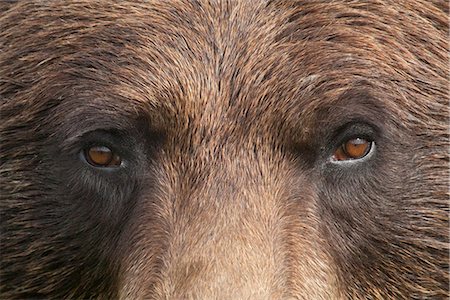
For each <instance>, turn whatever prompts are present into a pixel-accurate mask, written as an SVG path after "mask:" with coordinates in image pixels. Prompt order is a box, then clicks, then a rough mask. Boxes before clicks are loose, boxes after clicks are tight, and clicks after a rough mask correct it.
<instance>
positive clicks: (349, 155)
mask: <svg viewBox="0 0 450 300" xmlns="http://www.w3.org/2000/svg"><path fill="white" fill-rule="evenodd" d="M371 148H372V142H370V141H368V140H366V139H363V138H355V139H351V140H348V141H346V142H345V143H344V144H342V145H341V146H340V147H339V148H338V149H337V150H336V152H335V153H334V159H336V160H351V159H360V158H363V157H364V156H366V155H367V154H368V153H369V151H370V149H371Z"/></svg>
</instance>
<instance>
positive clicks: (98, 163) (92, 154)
mask: <svg viewBox="0 0 450 300" xmlns="http://www.w3.org/2000/svg"><path fill="white" fill-rule="evenodd" d="M85 156H86V160H87V161H88V162H89V163H90V164H91V165H93V166H94V167H103V168H110V167H118V166H120V164H121V163H122V159H121V158H120V156H119V155H117V154H115V153H114V152H113V151H112V150H111V149H110V148H108V147H105V146H94V147H90V148H89V149H87V150H86V151H85Z"/></svg>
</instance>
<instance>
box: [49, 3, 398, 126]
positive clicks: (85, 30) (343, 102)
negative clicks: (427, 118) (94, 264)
mask: <svg viewBox="0 0 450 300" xmlns="http://www.w3.org/2000/svg"><path fill="white" fill-rule="evenodd" d="M96 5H97V4H95V3H92V4H89V3H84V4H72V5H68V6H67V7H65V8H59V10H55V12H54V13H53V14H51V16H46V18H51V19H52V20H49V25H48V26H46V27H45V28H44V30H43V32H46V33H44V34H43V35H45V34H47V35H48V36H49V39H48V40H50V42H49V43H48V45H47V48H46V49H45V50H46V53H45V55H48V56H50V57H48V58H45V59H49V60H50V61H51V59H52V58H53V57H52V56H55V57H54V59H55V61H57V63H55V64H53V66H56V67H54V68H49V70H50V72H51V74H50V76H49V77H50V78H48V79H47V82H44V84H45V86H46V87H48V86H49V85H48V81H52V77H53V81H54V83H55V84H53V85H50V86H51V87H52V88H55V89H57V91H56V92H55V95H56V94H60V97H59V99H62V102H61V104H62V105H61V107H62V108H60V109H63V110H66V111H68V114H66V116H68V117H69V118H70V116H71V115H73V116H74V117H73V118H74V119H85V120H89V117H91V118H92V123H93V124H94V123H97V124H98V123H99V122H98V119H99V116H100V115H101V116H103V118H104V120H105V122H108V120H110V118H111V117H116V119H118V120H119V121H121V122H123V118H122V117H123V116H124V115H130V116H131V115H136V114H139V115H145V117H148V118H149V119H151V120H152V121H153V123H154V124H157V123H158V122H159V123H160V124H159V126H161V127H168V125H174V126H172V127H176V126H178V127H179V126H185V127H186V126H191V125H199V126H200V125H201V126H204V127H209V128H210V129H211V128H214V127H217V128H220V129H221V130H222V129H223V126H224V124H228V125H230V124H240V123H246V124H251V125H252V126H262V124H266V125H268V126H269V125H270V126H273V124H276V123H277V122H278V121H277V120H280V119H283V122H284V124H287V125H288V126H291V127H296V128H299V127H305V126H306V127H307V126H309V127H311V126H313V125H317V124H315V123H311V122H312V121H311V120H317V115H318V114H320V113H322V112H323V111H325V112H327V111H328V113H329V112H330V111H332V110H334V109H335V108H336V107H337V108H339V107H345V106H348V105H349V104H351V105H352V106H355V105H356V106H355V109H354V111H356V112H359V113H361V114H364V113H365V108H367V107H374V106H376V105H377V101H376V98H377V97H376V94H377V93H379V92H380V90H382V89H384V86H383V81H381V80H376V81H375V80H374V81H373V82H370V83H369V81H370V79H371V78H374V79H379V78H381V77H383V76H384V75H386V74H385V73H387V72H390V71H391V69H390V68H381V66H380V65H378V64H381V63H383V61H385V56H386V53H382V52H383V51H382V49H377V48H376V46H377V45H376V43H375V42H374V39H373V37H371V38H367V39H364V37H366V36H369V35H372V36H373V34H374V33H373V32H365V31H364V30H365V29H364V26H361V27H355V26H353V27H352V26H349V27H345V26H344V25H345V24H340V25H341V26H335V25H339V24H338V23H339V22H340V21H339V22H338V21H333V20H334V15H333V14H334V12H333V6H331V7H329V5H328V6H324V8H326V10H324V12H323V13H321V14H315V15H316V19H317V20H316V19H315V20H313V21H314V22H312V20H310V17H309V16H308V13H307V12H308V5H305V6H302V7H300V6H299V7H298V8H297V9H294V10H292V9H290V10H286V12H285V11H284V8H283V7H282V6H281V5H278V4H275V3H269V2H260V3H255V2H252V1H249V2H247V1H242V2H233V1H231V2H226V1H218V2H217V3H210V4H208V3H199V2H183V3H178V4H177V5H176V9H175V8H174V4H173V3H171V2H170V1H155V2H148V3H140V4H127V5H121V4H112V5H111V6H109V7H96ZM319 6H320V5H319ZM316 9H317V7H316ZM357 9H358V7H356V8H355V10H357ZM93 11H95V14H94V13H92V12H93ZM287 11H289V13H288V12H287ZM302 13H303V14H302ZM354 13H355V12H354ZM317 15H318V16H317ZM325 16H326V18H325ZM353 17H354V18H355V19H358V18H360V16H358V15H357V14H356V13H355V16H353ZM321 18H322V19H323V20H322V19H321ZM333 22H337V23H336V24H334V23H333ZM305 24H309V25H308V26H306V25H305ZM305 26H306V27H305ZM352 28H356V29H352ZM56 55H57V57H56ZM43 59H44V58H43ZM45 59H44V60H45ZM377 70H382V71H377ZM380 72H384V73H383V74H382V73H380ZM47 75H48V74H47ZM375 84H378V85H379V86H375ZM349 95H350V96H349ZM383 103H384V105H386V104H389V103H388V102H386V101H384V102H383ZM342 110H343V111H345V109H342ZM117 112H120V115H118V113H117ZM371 115H373V113H372V114H371ZM327 118H328V116H327ZM87 123H89V122H87ZM258 124H259V125H258ZM305 130H306V131H307V130H308V129H307V128H306V129H305Z"/></svg>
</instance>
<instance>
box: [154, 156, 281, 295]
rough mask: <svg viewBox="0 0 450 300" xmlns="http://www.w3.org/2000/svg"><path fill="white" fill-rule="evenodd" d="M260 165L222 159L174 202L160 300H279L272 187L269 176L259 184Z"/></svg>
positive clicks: (276, 206)
mask: <svg viewBox="0 0 450 300" xmlns="http://www.w3.org/2000/svg"><path fill="white" fill-rule="evenodd" d="M224 156H225V157H224ZM260 163H261V162H259V161H258V159H257V158H256V157H255V156H254V153H248V154H247V155H244V154H242V153H241V154H240V155H238V154H236V155H232V156H231V157H227V156H226V155H224V154H222V157H221V158H220V159H219V160H217V161H216V163H214V164H213V166H211V165H209V166H207V167H206V168H207V169H208V170H209V171H208V172H207V173H208V176H206V177H204V178H203V182H202V183H197V184H196V186H195V187H194V188H191V189H190V190H189V188H186V191H185V193H180V194H179V195H178V197H177V199H174V200H175V203H174V207H173V209H174V214H173V219H172V220H171V224H172V226H171V228H172V232H171V239H170V241H169V251H168V256H167V257H166V258H165V260H166V261H167V262H168V264H167V265H166V267H165V269H164V270H163V271H162V278H164V280H163V281H162V285H163V287H162V288H163V290H166V292H167V294H168V295H171V297H174V298H177V297H181V296H186V293H192V296H196V297H200V294H201V293H202V294H201V298H205V299H206V298H211V297H213V296H217V295H219V294H220V295H222V296H224V297H225V298H230V299H231V298H236V297H237V298H242V297H247V298H248V297H250V298H255V297H257V298H261V297H263V298H267V297H269V298H270V297H272V296H274V295H276V294H280V293H281V285H282V282H283V280H281V279H282V278H285V275H284V274H283V272H284V270H283V266H284V265H285V263H284V259H285V256H284V254H283V252H284V250H283V249H282V243H281V242H280V241H279V240H278V239H280V238H281V236H282V232H281V231H282V228H283V224H282V222H283V216H282V209H281V207H280V205H281V203H280V199H279V198H277V196H278V195H279V194H280V186H278V184H277V182H276V178H277V176H273V174H272V176H271V178H272V179H271V180H269V179H268V177H267V178H265V177H266V176H267V175H268V174H264V171H263V170H262V169H261V165H260ZM210 164H211V161H210ZM188 190H189V191H188ZM240 293H251V294H240Z"/></svg>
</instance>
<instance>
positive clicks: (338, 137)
mask: <svg viewBox="0 0 450 300" xmlns="http://www.w3.org/2000/svg"><path fill="white" fill-rule="evenodd" d="M378 132H379V130H378V128H377V127H376V126H373V125H372V124H368V123H366V122H354V121H353V122H351V123H346V124H344V125H343V126H341V127H339V128H338V129H337V130H336V131H335V134H334V135H333V136H332V139H331V140H332V141H334V148H337V147H339V146H340V145H342V144H343V143H345V142H346V141H348V140H351V139H356V138H363V139H365V140H367V141H369V142H374V141H375V140H376V139H377V137H378Z"/></svg>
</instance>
